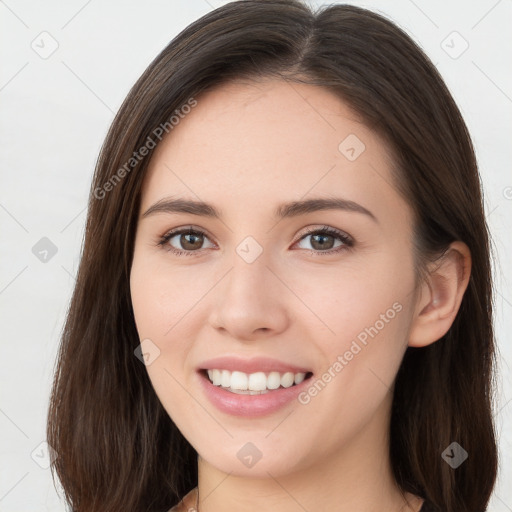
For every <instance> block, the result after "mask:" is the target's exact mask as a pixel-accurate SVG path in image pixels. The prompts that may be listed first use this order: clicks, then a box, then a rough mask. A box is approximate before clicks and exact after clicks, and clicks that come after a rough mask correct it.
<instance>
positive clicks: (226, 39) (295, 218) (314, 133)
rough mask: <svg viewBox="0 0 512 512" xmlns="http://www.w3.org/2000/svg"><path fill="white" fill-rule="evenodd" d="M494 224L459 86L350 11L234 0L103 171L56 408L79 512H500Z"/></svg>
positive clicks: (205, 23) (156, 84)
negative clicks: (492, 510)
mask: <svg viewBox="0 0 512 512" xmlns="http://www.w3.org/2000/svg"><path fill="white" fill-rule="evenodd" d="M489 260H490V256H489V242H488V232H487V226H486V223H485V218H484V213H483V206H482V197H481V191H480V182H479V176H478V170H477V164H476V160H475V155H474V151H473V147H472V144H471V139H470V137H469V134H468V132H467V129H466V126H465V124H464V121H463V119H462V117H461V115H460V112H459V110H458V108H457V106H456V104H455V102H454V100H453V98H452V97H451V95H450V93H449V92H448V90H447V89H446V86H445V84H444V82H443V81H442V79H441V77H440V76H439V74H438V72H437V71H436V69H435V68H434V66H433V65H432V64H431V62H430V61H429V60H428V59H427V57H426V56H425V55H424V54H423V53H422V51H421V50H420V49H419V48H418V47H417V46H416V45H415V44H414V42H413V41H412V40H411V39H410V38H409V37H408V36H407V35H406V34H405V33H404V32H403V31H401V30H400V29H399V28H397V27H396V26H395V25H394V24H393V23H391V22H390V21H388V20H387V19H385V18H383V17H381V16H379V15H377V14H375V13H372V12H370V11H367V10H364V9H360V8H356V7H353V6H346V5H334V6H331V7H324V8H322V9H320V10H319V11H318V12H312V11H311V10H310V9H309V8H308V7H307V6H305V5H304V4H302V3H300V2H299V1H294V0H276V1H264V0H258V1H243V2H232V3H230V4H227V5H225V6H224V7H221V8H219V9H216V10H215V11H213V12H211V13H209V14H207V15H206V16H204V17H202V18H201V19H199V20H198V21H196V22H195V23H193V24H192V25H190V26H189V27H187V28H186V29H185V30H184V31H183V32H182V33H181V34H179V35H178V36H177V37H176V38H175V39H174V40H173V41H172V42H171V43H170V44H169V45H168V46H167V48H165V49H164V50H163V51H162V53H161V54H160V55H158V56H157V58H156V59H155V60H154V61H153V62H152V63H151V64H150V66H149V67H148V69H147V70H146V71H145V73H144V74H143V75H142V77H141V78H140V79H139V80H138V81H137V83H136V84H135V86H134V87H133V88H132V90H131V91H130V94H129V95H128V97H127V98H126V100H125V102H124V104H123V105H122V107H121V109H120V111H119V113H118V115H117V116H116V119H115V120H114V122H113V124H112V127H111V129H110V131H109V134H108V136H107V138H106V141H105V144H104V146H103V148H102V151H101V155H100V158H99V160H98V164H97V169H96V173H95V177H94V182H93V185H92V189H91V199H90V204H89V213H88V220H87V226H86V235H85V243H84V248H83V255H82V260H81V264H80V268H79V272H78V277H77V284H76V289H75V292H74V295H73V299H72V303H71V307H70V310H69V314H68V318H67V322H66V325H65V330H64V334H63V339H62V345H61V350H60V353H59V361H58V370H57V373H56V376H55V382H54V387H53V390H52V400H51V405H50V409H49V415H48V442H49V444H50V445H51V446H52V447H53V448H54V449H55V450H56V452H57V453H58V457H57V458H56V460H55V462H54V467H53V468H52V469H54V470H55V471H56V473H57V475H58V477H59V479H60V481H61V483H62V486H63V488H64V490H65V493H66V498H67V500H68V501H69V503H70V504H71V506H72V507H73V510H76V511H80V512H82V511H84V512H85V511H87V512H89V511H100V510H102V511H105V510H112V511H117V510H137V511H142V510H144V511H164V510H169V508H170V507H172V510H179V511H181V510H189V509H196V510H200V511H201V512H216V511H220V510H222V511H224V512H226V511H230V510H235V509H236V510H247V511H252V510H270V509H273V510H279V511H284V512H286V511H291V510H300V509H303V510H309V511H313V510H322V511H341V510H347V511H349V510H350V511H351V512H356V511H361V512H362V511H377V510H386V511H397V512H398V511H402V512H405V511H415V512H417V511H419V510H421V511H422V512H428V511H443V512H445V511H453V512H475V511H483V510H485V509H486V506H487V503H488V501H489V497H490V495H491V492H492V488H493V486H494V482H495V479H496V471H497V452H496V440H495V431H494V425H493V422H492V410H491V403H492V376H493V373H492V372H493V364H494V341H493V329H492V323H491V318H492V310H491V281H490V262H489Z"/></svg>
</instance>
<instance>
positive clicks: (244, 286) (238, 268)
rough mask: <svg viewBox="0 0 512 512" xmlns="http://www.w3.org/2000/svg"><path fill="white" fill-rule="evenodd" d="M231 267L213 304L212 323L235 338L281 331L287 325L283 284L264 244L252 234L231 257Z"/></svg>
mask: <svg viewBox="0 0 512 512" xmlns="http://www.w3.org/2000/svg"><path fill="white" fill-rule="evenodd" d="M230 265H231V270H230V271H229V272H228V274H227V275H226V276H225V279H224V280H223V284H222V285H221V286H220V287H219V290H218V293H217V294H216V296H215V300H214V305H213V315H212V318H211V322H212V325H214V326H215V327H217V328H223V329H225V330H226V331H229V332H230V333H231V335H232V336H234V337H236V338H247V337H250V336H252V335H253V333H254V332H255V331H257V330H265V331H279V330H281V329H283V328H284V326H285V324H286V316H287V315H286V308H285V305H284V303H283V299H285V297H284V295H283V293H280V292H279V290H278V289H277V288H278V287H279V286H281V287H282V284H281V283H280V282H279V280H278V279H277V278H276V276H275V275H274V272H273V271H271V269H270V266H271V265H272V263H271V261H270V258H269V257H268V254H267V253H266V252H265V251H264V250H263V247H262V246H261V245H260V244H258V242H256V240H254V239H253V238H252V237H247V239H245V240H244V241H242V243H240V244H239V245H238V246H237V248H236V251H235V254H233V257H232V258H231V259H230Z"/></svg>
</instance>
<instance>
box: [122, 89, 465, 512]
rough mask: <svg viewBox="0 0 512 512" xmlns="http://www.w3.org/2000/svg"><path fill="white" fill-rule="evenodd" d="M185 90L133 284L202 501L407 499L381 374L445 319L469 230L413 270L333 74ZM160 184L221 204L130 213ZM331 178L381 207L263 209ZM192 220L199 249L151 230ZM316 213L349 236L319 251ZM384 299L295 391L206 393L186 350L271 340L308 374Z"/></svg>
mask: <svg viewBox="0 0 512 512" xmlns="http://www.w3.org/2000/svg"><path fill="white" fill-rule="evenodd" d="M197 100H198V104H197V106H196V107H195V108H194V109H192V111H191V112H190V113H189V114H187V116H185V117H184V119H182V120H181V121H180V123H179V125H177V126H175V128H174V129H173V131H172V132H171V133H170V134H169V135H168V136H167V137H166V138H164V139H163V141H162V142H161V143H160V144H159V145H158V147H157V148H156V149H155V150H154V153H153V155H152V160H151V163H150V167H149V169H148V174H147V176H146V177H145V181H144V186H143V191H142V199H141V209H140V218H139V223H138V227H137V234H136V241H135V250H134V259H133V265H132V270H131V283H130V284H131V293H132V302H133V308H134V313H135V319H136V324H137V329H138V332H139V335H140V339H141V340H143V339H150V340H151V342H152V343H153V344H154V346H156V347H158V350H159V351H160V352H159V354H158V356H157V357H156V358H155V359H154V361H152V362H151V364H148V365H147V371H148V374H149V377H150V379H151V382H152V384H153V387H154V389H155V392H156V393H157V395H158V397H159V399H160V401H161V402H162V404H163V406H164V407H165V409H166V411H167V412H168V413H169V415H170V416H171V418H172V419H173V421H174V422H175V423H176V425H177V426H178V428H179V429H180V430H181V432H182V433H183V434H184V435H185V436H186V438H187V439H188V440H189V442H190V443H191V444H192V446H193V447H194V448H195V449H196V451H197V452H198V455H199V457H198V469H199V483H198V487H199V495H200V506H199V509H200V510H201V511H202V512H217V511H221V510H222V511H224V512H230V511H235V510H236V511H237V512H240V511H254V510H279V511H280V512H288V511H289V512H291V511H297V510H303V509H304V510H309V511H312V510H324V511H351V512H363V511H364V512H377V511H382V510H389V511H397V512H398V511H400V510H401V511H406V510H407V511H411V510H413V511H417V510H419V508H420V507H421V504H422V500H421V499H420V498H418V497H416V496H413V495H411V494H408V493H406V494H405V497H406V498H407V502H408V503H407V502H406V500H404V497H403V496H402V495H401V493H400V491H399V489H398V487H397V485H396V483H395V481H394V478H393V476H392V473H391V468H390V464H389V456H388V430H389V429H388V423H389V416H390V408H391V403H392V396H393V385H394V379H395V376H396V374H397V371H398V368H399V366H400V362H401V360H402V358H403V355H404V352H405V350H406V348H407V346H408V345H409V346H425V345H428V344H429V343H433V342H435V341H436V340H438V339H439V338H440V337H442V336H443V335H444V333H445V332H446V331H447V330H448V328H449V327H450V325H451V324H452V322H453V320H454V318H455V315H456V313H457V311H458V308H459V306H460V301H461V300H462V295H463V293H464V290H465V289H466V286H467V282H468V279H469V270H470V262H471V260H470V254H469V251H468V249H467V247H466V246H465V245H464V244H463V243H461V242H455V243H454V244H452V247H451V250H450V251H449V252H448V254H447V256H446V258H445V259H444V260H443V261H442V262H438V263H437V265H436V266H435V267H434V266H432V271H431V275H430V278H429V279H428V280H427V281H426V282H425V283H421V284H420V285H419V286H416V285H415V273H414V266H413V245H412V226H413V214H412V210H411V208H410V206H409V205H408V204H407V202H406V201H405V200H404V199H403V198H402V197H401V196H400V195H399V193H398V192H397V190H396V189H395V187H394V186H393V185H392V184H393V179H392V173H391V171H392V168H393V162H392V157H391V154H390V151H389V148H388V147H387V146H386V145H385V144H384V142H383V141H382V140H381V139H380V138H379V136H378V135H377V134H376V133H374V132H373V131H372V130H370V129H369V128H367V127H366V126H365V125H364V124H363V123H361V121H360V120H359V119H358V116H357V115H356V114H355V113H354V112H353V111H351V110H350V109H349V108H348V106H347V105H346V104H344V103H343V102H342V101H340V99H339V98H338V97H337V96H335V95H333V94H332V93H331V92H329V91H327V90H325V89H323V88H320V87H317V86H312V85H305V84H297V83H287V82H285V81H282V80H271V79H268V80H260V81H258V82H245V83H244V82H233V83H230V84H228V85H223V86H221V87H220V88H217V89H214V90H211V91H208V92H207V93H205V94H203V95H201V96H200V97H198V98H197ZM350 134H355V135H356V136H357V137H358V138H359V139H360V140H361V141H362V142H363V143H364V145H365V150H364V151H363V152H362V153H361V154H360V155H359V156H358V158H356V159H355V160H354V161H350V160H349V159H347V157H346V156H345V155H344V154H343V153H342V152H340V150H339V149H338V147H339V145H340V143H341V142H342V141H343V140H344V139H345V138H346V137H347V136H348V135H350ZM171 195H172V196H178V197H182V198H187V199H196V200H197V199H200V200H203V201H206V202H208V203H212V204H213V205H214V206H215V207H216V208H217V209H219V210H220V211H221V212H222V215H223V217H222V220H217V219H212V218H208V217H201V216H197V215H192V214H189V213H162V212H160V213H155V214H153V215H149V216H147V217H144V218H142V214H143V213H144V212H145V211H146V210H147V209H148V208H149V207H150V206H151V205H153V204H154V203H156V202H157V201H159V200H160V199H162V198H165V197H168V196H171ZM329 196H331V197H332V196H335V197H343V198H345V199H349V200H351V201H355V202H357V203H358V204H360V205H362V206H364V207H365V208H366V209H368V210H369V211H371V212H372V213H373V215H374V216H375V217H376V219H377V221H374V220H373V219H372V218H371V217H370V216H368V215H364V214H362V213H359V212H355V211H342V210H325V211H319V212H314V213H307V214H304V215H301V216H299V217H296V218H288V219H283V220H281V221H278V220H277V219H275V218H273V212H274V209H275V208H276V207H277V205H279V204H281V203H284V202H288V201H293V200H300V199H309V198H313V197H315V198H318V197H329ZM189 226H193V227H194V228H196V229H201V230H202V231H205V232H206V237H205V238H203V239H201V238H200V239H199V241H195V245H194V246H192V248H191V249H190V246H186V247H188V248H189V252H193V251H196V252H195V255H192V256H189V255H183V256H178V255H175V254H173V253H172V252H169V251H167V250H165V248H164V247H163V246H159V245H158V241H159V240H160V238H161V237H162V236H163V235H165V234H166V233H167V232H169V231H170V230H171V229H175V228H181V227H189ZM324 226H330V227H333V228H336V229H338V230H340V231H342V232H344V233H347V234H348V235H350V236H351V237H352V238H353V240H354V245H353V246H352V247H349V248H345V249H344V250H343V251H341V252H338V253H333V254H330V255H327V254H320V253H321V252H322V249H321V248H319V245H318V244H315V241H314V239H313V237H312V236H311V235H309V236H304V235H305V231H306V228H318V229H321V228H323V227H324ZM247 236H251V237H253V239H255V240H256V241H257V243H258V244H259V245H260V246H261V248H262V249H263V252H262V253H261V255H260V256H259V257H258V258H257V259H256V260H255V261H254V262H253V263H248V262H247V261H245V260H244V259H243V258H241V257H240V256H239V255H238V254H237V252H236V248H237V246H238V245H239V244H240V243H241V242H242V241H243V240H244V239H245V238H246V237H247ZM186 241H187V240H184V239H183V237H180V236H179V235H178V236H175V237H174V238H173V239H172V240H171V241H169V242H167V245H168V246H169V245H170V244H171V243H172V245H173V246H174V247H175V248H177V249H181V250H184V247H185V246H184V245H183V244H186ZM201 242H202V245H201ZM326 242H327V243H330V244H331V245H327V246H325V247H327V248H328V249H331V248H333V249H334V250H335V249H336V248H337V247H338V246H340V244H342V242H341V241H339V240H338V239H336V238H333V239H331V238H329V237H328V238H327V239H326ZM194 247H197V248H194ZM311 251H316V252H317V253H318V254H315V255H313V254H311ZM397 303H398V304H399V305H400V306H401V310H400V312H398V313H396V315H394V318H393V319H391V320H389V321H388V322H386V323H385V326H384V327H383V328H382V329H380V330H379V332H378V334H377V335H375V336H374V337H373V338H369V340H368V343H367V345H365V346H362V349H361V350H360V351H359V352H358V353H357V355H354V357H353V358H352V359H351V360H350V361H347V364H346V365H344V366H343V369H342V371H339V372H338V373H336V374H335V377H334V378H332V379H331V381H330V382H329V383H328V384H327V385H326V386H325V387H324V388H323V389H322V391H321V392H319V393H318V394H317V395H316V396H314V397H312V398H311V400H310V401H309V402H308V403H307V404H301V403H299V402H298V401H295V400H294V401H292V402H291V403H290V404H288V405H286V406H285V407H284V408H281V409H280V410H278V411H277V412H275V413H272V414H270V415H267V416H264V417H261V418H251V419H247V418H240V417H234V416H231V415H228V414H226V413H222V412H220V411H219V410H217V409H216V408H215V407H214V406H213V405H212V404H211V403H210V402H209V401H208V400H207V398H206V397H205V396H204V394H203V392H202V389H201V387H200V386H199V377H198V375H197V373H196V368H197V367H198V365H199V364H200V363H201V362H202V361H204V360H206V359H209V358H211V357H216V356H220V355H242V356H247V357H252V356H268V357H273V358H276V359H279V360H282V361H288V362H290V363H292V364H297V365H302V366H305V367H309V368H311V370H312V371H313V372H314V376H313V379H315V378H321V376H322V375H323V374H324V373H325V372H326V371H328V369H329V368H332V366H333V363H334V362H335V361H336V360H337V357H338V356H339V355H343V354H345V352H346V351H348V350H349V349H350V347H351V344H352V342H353V341H354V340H356V339H357V336H358V334H360V333H361V332H362V331H364V329H365V328H369V327H370V326H374V325H375V324H376V321H377V320H379V319H380V318H381V315H382V314H384V315H385V314H386V311H388V310H389V309H390V308H392V305H393V304H397ZM360 345H361V344H360ZM248 442H251V443H253V444H254V445H255V446H257V448H258V449H259V450H260V451H261V453H262V458H261V459H260V460H259V461H258V462H257V463H256V464H255V465H254V466H252V467H250V468H248V467H246V466H245V465H244V464H242V463H241V462H240V460H239V459H238V457H237V452H238V451H239V450H240V448H241V447H242V446H244V445H245V444H246V443H248ZM188 498H189V499H188V500H186V503H185V505H186V506H192V505H194V504H195V495H193V496H192V495H189V496H188ZM192 498H194V499H192ZM301 507H302V508H301ZM184 509H186V507H185V508H184Z"/></svg>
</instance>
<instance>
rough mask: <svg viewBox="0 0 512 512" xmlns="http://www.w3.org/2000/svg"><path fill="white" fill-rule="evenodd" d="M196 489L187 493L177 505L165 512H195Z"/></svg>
mask: <svg viewBox="0 0 512 512" xmlns="http://www.w3.org/2000/svg"><path fill="white" fill-rule="evenodd" d="M195 498H196V488H195V487H194V489H192V490H191V491H189V492H188V493H187V494H186V495H185V496H184V497H183V498H182V499H181V501H180V502H179V503H177V504H176V505H174V507H172V508H171V509H169V510H168V511H167V512H196V509H195V504H196V502H195Z"/></svg>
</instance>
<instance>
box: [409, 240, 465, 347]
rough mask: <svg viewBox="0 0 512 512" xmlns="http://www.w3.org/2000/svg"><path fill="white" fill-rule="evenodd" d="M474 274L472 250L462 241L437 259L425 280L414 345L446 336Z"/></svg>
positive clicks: (412, 338) (414, 325)
mask: <svg viewBox="0 0 512 512" xmlns="http://www.w3.org/2000/svg"><path fill="white" fill-rule="evenodd" d="M470 274H471V253H470V251H469V248H468V246H467V245H466V244H465V243H463V242H460V241H457V242H453V243H452V244H451V245H450V247H449V248H448V250H447V251H446V252H445V254H444V255H443V256H442V258H441V259H440V260H438V261H436V262H435V264H433V265H432V267H431V269H430V273H429V274H428V276H427V277H426V278H425V280H424V282H423V283H422V284H421V289H420V293H419V294H418V300H417V303H416V308H415V312H414V317H413V319H412V324H411V329H410V332H409V343H408V345H409V346H411V347H424V346H427V345H430V344H431V343H434V342H435V341H437V340H439V339H440V338H442V337H443V336H444V335H445V334H446V333H447V332H448V330H449V329H450V327H451V325H452V324H453V321H454V320H455V317H456V316H457V313H458V311H459V308H460V304H461V302H462V298H463V296H464V293H465V291H466V289H467V286H468V283H469V277H470Z"/></svg>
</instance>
